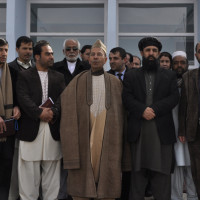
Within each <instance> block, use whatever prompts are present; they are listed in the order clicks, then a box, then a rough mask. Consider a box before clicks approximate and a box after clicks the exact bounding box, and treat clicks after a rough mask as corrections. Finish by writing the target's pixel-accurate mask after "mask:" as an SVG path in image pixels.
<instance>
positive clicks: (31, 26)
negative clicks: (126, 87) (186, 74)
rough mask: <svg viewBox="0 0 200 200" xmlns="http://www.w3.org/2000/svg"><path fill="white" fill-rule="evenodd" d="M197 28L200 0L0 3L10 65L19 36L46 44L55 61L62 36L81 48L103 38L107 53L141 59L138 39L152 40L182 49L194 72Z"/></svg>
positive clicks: (5, 0)
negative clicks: (120, 51)
mask: <svg viewBox="0 0 200 200" xmlns="http://www.w3.org/2000/svg"><path fill="white" fill-rule="evenodd" d="M199 24H200V1H198V0H56V1H55V0H0V37H6V39H7V40H8V42H9V57H8V61H11V60H13V59H14V58H15V57H16V56H17V55H16V51H15V43H16V40H17V38H18V37H19V36H21V35H27V36H30V37H31V38H32V39H33V40H34V42H36V41H38V40H41V39H45V40H47V41H48V42H50V44H51V46H52V48H53V50H54V54H55V61H59V60H61V59H63V54H62V44H63V41H64V39H66V38H76V39H78V40H79V41H80V43H81V46H83V45H85V44H93V43H94V42H95V41H96V39H101V40H102V41H104V43H105V44H106V45H107V49H108V52H109V51H110V50H111V49H112V48H113V47H116V46H120V47H123V48H124V49H125V50H126V51H127V52H130V53H132V54H134V55H137V56H140V53H139V51H138V41H139V40H140V39H141V38H142V37H144V36H155V37H158V38H159V40H160V41H161V42H162V44H163V49H162V51H168V52H170V53H173V52H174V51H176V50H183V51H186V52H187V54H188V59H189V64H190V67H191V68H193V67H197V66H198V63H197V61H196V59H195V57H194V52H195V45H196V43H197V42H198V41H200V26H199Z"/></svg>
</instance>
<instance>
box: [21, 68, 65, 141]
mask: <svg viewBox="0 0 200 200" xmlns="http://www.w3.org/2000/svg"><path fill="white" fill-rule="evenodd" d="M64 88H65V82H64V77H63V75H62V74H60V73H58V72H56V71H53V70H50V69H49V72H48V96H49V97H51V98H52V100H53V101H54V102H55V104H54V106H53V107H52V111H53V113H54V119H53V121H54V123H53V124H52V123H49V126H50V130H51V134H52V137H53V139H54V140H59V138H60V134H59V118H60V101H59V96H60V94H61V92H62V91H63V90H64ZM17 98H18V102H19V106H20V108H21V113H22V115H21V118H20V120H19V134H18V136H17V137H18V139H19V140H23V141H33V140H34V139H35V138H36V137H37V134H38V130H39V124H40V119H39V116H40V114H41V113H42V109H41V108H39V106H40V105H41V104H42V86H41V82H40V77H39V74H38V71H37V69H36V67H33V68H31V69H29V70H26V71H22V72H20V73H19V76H18V80H17Z"/></svg>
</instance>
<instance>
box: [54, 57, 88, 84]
mask: <svg viewBox="0 0 200 200" xmlns="http://www.w3.org/2000/svg"><path fill="white" fill-rule="evenodd" d="M52 69H53V70H56V71H58V72H60V73H62V74H64V77H65V85H66V86H67V85H68V84H69V82H70V81H71V80H72V79H73V78H74V77H75V76H76V75H77V74H79V73H80V72H82V71H85V70H88V69H90V65H89V64H88V63H87V62H82V61H81V60H80V59H79V58H78V59H77V62H76V67H75V70H74V72H73V73H72V74H71V72H70V71H69V69H68V66H67V61H66V58H64V59H63V60H62V61H59V62H56V63H54V65H53V68H52Z"/></svg>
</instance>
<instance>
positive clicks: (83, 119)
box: [60, 71, 124, 199]
mask: <svg viewBox="0 0 200 200" xmlns="http://www.w3.org/2000/svg"><path fill="white" fill-rule="evenodd" d="M104 77H105V88H106V101H105V107H106V109H107V114H106V123H105V132H104V139H103V146H102V154H101V163H100V176H99V182H98V187H97V189H96V185H95V181H94V176H93V170H92V165H91V160H90V141H89V138H90V105H91V104H92V76H91V71H87V72H82V73H81V74H79V75H77V76H76V77H75V78H74V79H73V80H72V81H71V82H70V84H69V85H68V86H67V87H66V89H65V90H64V92H63V93H62V95H61V125H60V133H61V143H62V152H63V161H64V168H65V169H68V172H69V174H68V180H67V184H68V189H67V190H68V193H69V194H70V195H71V196H78V197H87V198H100V199H102V198H117V197H120V193H121V162H122V138H123V115H124V111H123V106H122V100H121V92H122V85H121V83H120V81H119V80H118V79H117V78H116V77H114V76H113V75H110V74H108V73H106V72H105V73H104Z"/></svg>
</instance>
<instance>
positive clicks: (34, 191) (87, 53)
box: [0, 36, 200, 200]
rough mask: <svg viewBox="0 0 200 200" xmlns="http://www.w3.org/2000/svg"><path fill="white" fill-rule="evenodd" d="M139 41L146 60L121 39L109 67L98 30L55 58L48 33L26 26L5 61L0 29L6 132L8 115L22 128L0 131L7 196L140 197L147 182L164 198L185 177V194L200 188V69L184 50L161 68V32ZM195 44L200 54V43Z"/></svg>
mask: <svg viewBox="0 0 200 200" xmlns="http://www.w3.org/2000/svg"><path fill="white" fill-rule="evenodd" d="M138 47H139V50H140V53H141V56H142V67H139V68H137V67H135V68H134V69H130V68H131V67H128V65H127V60H128V58H127V57H128V56H127V53H126V51H125V50H124V49H123V48H121V47H116V48H113V49H111V51H110V53H109V62H110V67H111V69H110V70H109V71H108V73H107V72H105V71H104V68H103V67H104V64H105V63H106V61H107V49H106V46H105V45H104V44H103V43H102V42H101V41H100V40H97V41H96V42H95V43H94V44H93V45H92V46H85V48H82V50H81V49H80V43H79V41H77V40H74V39H67V40H65V41H64V43H63V54H64V56H65V58H64V59H63V60H62V61H60V62H56V63H54V57H53V50H52V47H51V46H50V44H49V43H48V42H47V41H45V40H41V41H38V42H37V43H36V44H35V45H33V41H32V40H31V39H30V38H28V37H26V36H22V37H20V38H18V40H17V42H16V51H17V53H18V58H16V59H15V60H14V61H13V62H11V63H8V64H7V62H6V58H7V54H8V42H7V41H6V40H5V39H3V38H0V86H1V87H0V98H1V99H0V100H1V101H0V135H1V134H3V132H5V131H6V124H5V120H8V119H11V118H14V119H16V120H18V128H19V130H18V131H17V133H16V135H15V136H16V139H15V136H7V137H0V159H1V165H0V199H1V200H4V199H5V200H8V199H9V200H12V199H13V200H16V199H17V198H18V197H19V198H20V199H21V200H37V199H38V198H41V199H43V200H53V199H70V198H73V199H74V200H91V199H105V200H111V199H116V198H120V199H122V200H127V199H130V200H132V199H133V200H140V199H144V196H145V190H146V186H147V184H150V189H151V191H152V194H153V196H154V198H155V199H157V200H165V199H166V200H170V199H181V198H182V192H183V184H184V183H185V185H186V189H187V194H188V199H195V200H197V199H198V198H200V189H199V185H200V174H199V163H200V154H199V153H200V146H199V144H200V136H199V112H200V105H199V90H200V89H199V88H200V85H199V69H195V70H191V71H188V72H187V70H188V60H187V55H186V53H185V52H183V51H177V52H174V53H173V54H172V58H173V59H172V70H167V69H163V68H161V67H160V65H159V59H158V58H159V55H160V52H161V49H162V44H161V43H160V41H158V40H157V39H156V38H153V37H145V38H143V39H141V40H140V41H139V44H138ZM80 50H81V51H80ZM195 51H196V54H195V55H196V58H197V60H198V62H200V43H198V44H197V45H196V50H195ZM79 53H81V57H82V61H81V60H80V59H79ZM32 54H33V58H34V60H31V56H32ZM129 56H130V55H129ZM133 60H134V59H133ZM136 60H137V58H136ZM129 62H130V61H129ZM136 62H137V61H136ZM180 93H181V95H180ZM180 96H181V97H180ZM179 98H180V101H179ZM47 102H48V103H49V102H50V106H49V105H47ZM178 103H179V106H177V105H178ZM176 134H177V135H176ZM178 138H179V139H180V143H179V142H177V143H176V141H177V140H178ZM188 149H189V151H188ZM13 154H14V158H13ZM190 166H191V167H190ZM174 169H175V170H174ZM11 172H12V173H11ZM122 172H123V173H122ZM173 172H175V173H174V175H173V176H171V174H172V173H173ZM191 172H192V174H191ZM121 175H122V176H121ZM68 195H70V196H68Z"/></svg>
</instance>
